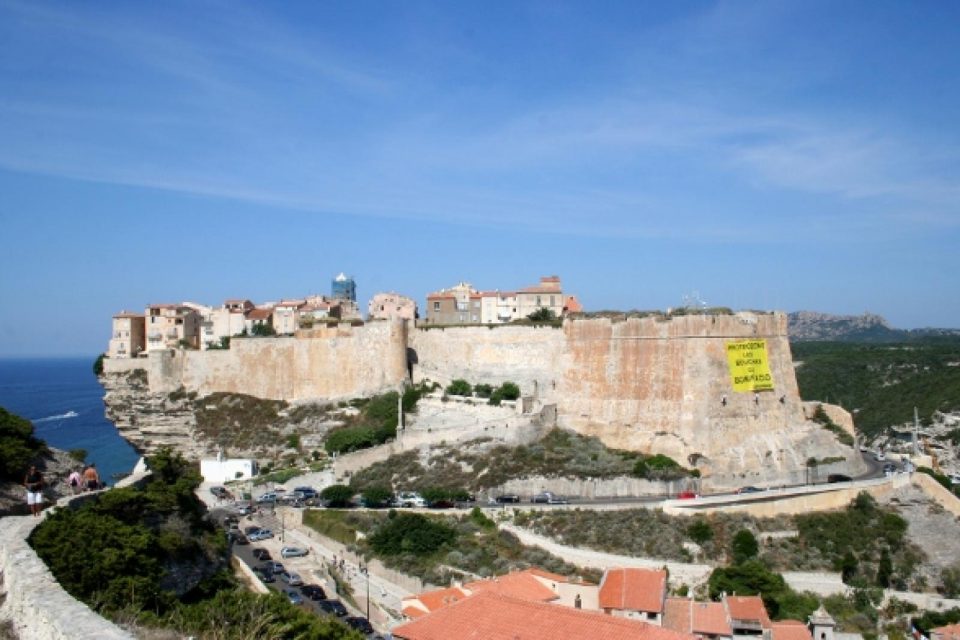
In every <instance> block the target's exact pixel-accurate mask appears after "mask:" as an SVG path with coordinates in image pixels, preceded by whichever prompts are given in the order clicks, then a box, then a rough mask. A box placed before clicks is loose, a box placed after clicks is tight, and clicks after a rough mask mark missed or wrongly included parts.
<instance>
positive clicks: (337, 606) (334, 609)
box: [317, 600, 347, 618]
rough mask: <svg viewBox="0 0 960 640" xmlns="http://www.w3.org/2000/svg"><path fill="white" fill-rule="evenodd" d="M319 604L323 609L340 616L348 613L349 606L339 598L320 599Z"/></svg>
mask: <svg viewBox="0 0 960 640" xmlns="http://www.w3.org/2000/svg"><path fill="white" fill-rule="evenodd" d="M317 606H318V607H320V609H321V610H323V611H325V612H327V613H332V614H333V615H335V616H337V617H338V618H342V617H344V616H345V615H347V608H346V607H345V606H343V603H342V602H340V601H339V600H318V601H317Z"/></svg>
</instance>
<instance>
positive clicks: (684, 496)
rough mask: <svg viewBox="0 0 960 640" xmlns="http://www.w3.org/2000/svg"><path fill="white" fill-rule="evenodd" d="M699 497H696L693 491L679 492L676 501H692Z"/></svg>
mask: <svg viewBox="0 0 960 640" xmlns="http://www.w3.org/2000/svg"><path fill="white" fill-rule="evenodd" d="M699 497H700V496H698V495H697V494H696V492H695V491H681V492H680V493H678V494H677V499H678V500H693V499H695V498H699Z"/></svg>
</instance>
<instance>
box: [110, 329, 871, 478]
mask: <svg viewBox="0 0 960 640" xmlns="http://www.w3.org/2000/svg"><path fill="white" fill-rule="evenodd" d="M744 339H763V340H765V342H766V349H767V359H768V362H769V368H770V373H771V376H772V381H773V391H770V392H762V393H759V394H754V393H734V392H733V389H732V386H731V379H730V371H729V367H728V363H727V355H726V345H727V343H729V342H730V341H734V340H744ZM130 362H144V361H143V360H137V361H122V360H118V361H116V363H113V362H111V361H109V360H108V361H106V362H105V371H106V372H107V374H108V375H109V374H110V373H114V372H117V373H118V372H121V371H123V370H124V369H128V368H129V367H130V366H131V365H130V364H129V363H130ZM145 364H146V369H147V374H148V375H147V377H148V381H149V382H148V384H149V390H150V392H151V393H154V394H159V393H170V392H173V391H177V390H179V389H181V388H182V389H183V390H185V391H188V392H190V391H195V392H197V393H198V394H200V395H201V396H203V395H206V394H209V393H212V392H216V391H222V392H235V393H244V394H249V395H253V396H257V397H261V398H270V399H279V400H287V401H293V402H297V401H324V402H325V401H330V400H337V399H342V398H348V397H355V396H363V395H370V394H373V393H377V392H382V391H383V390H386V389H390V388H396V387H397V386H398V385H400V384H402V383H403V382H404V381H405V380H407V379H408V378H409V376H410V375H411V374H412V378H413V381H415V382H417V381H420V380H425V379H429V380H432V381H436V382H439V383H441V384H444V385H445V384H447V383H449V382H450V381H451V380H453V379H456V378H464V379H466V380H468V381H470V382H472V383H478V382H486V383H491V384H497V383H500V382H503V381H506V380H511V381H513V382H516V383H517V384H519V385H520V388H521V390H522V392H523V394H524V395H526V396H532V397H533V398H534V400H535V401H539V402H540V403H543V404H555V405H556V409H557V422H558V424H559V425H560V426H562V427H566V428H570V429H573V430H576V431H578V432H580V433H584V434H588V435H595V436H598V437H599V438H601V439H602V440H603V441H604V443H606V444H607V445H608V446H611V447H616V448H623V449H631V450H638V451H643V452H657V453H665V454H667V455H669V456H671V457H673V458H675V459H677V460H678V461H680V462H681V463H683V464H687V465H696V466H697V467H698V468H700V469H701V470H702V471H703V472H704V473H708V474H712V475H714V476H719V475H724V474H726V475H729V476H730V478H731V480H730V481H731V482H735V481H736V480H735V478H734V475H735V474H742V473H743V472H744V470H754V471H756V470H759V473H758V474H756V475H755V476H754V477H756V479H763V478H765V477H771V478H772V477H775V476H776V475H777V474H780V473H783V472H785V471H797V470H801V469H803V468H804V466H805V464H806V462H807V460H808V459H809V458H811V457H814V458H818V459H820V458H824V457H837V456H839V457H848V458H849V460H850V463H851V465H852V467H851V469H850V470H851V471H859V470H860V467H859V465H862V462H861V461H860V458H859V456H855V455H852V454H853V451H852V450H851V449H849V448H845V447H840V445H839V444H838V443H837V441H836V438H835V437H834V436H833V435H832V434H830V433H829V432H827V431H825V430H824V429H821V428H819V427H818V426H817V425H814V424H811V423H810V422H808V421H807V420H806V419H805V416H804V413H803V406H802V403H801V401H800V398H799V392H798V389H797V382H796V377H795V374H794V370H793V363H792V358H791V353H790V345H789V341H788V338H787V318H786V316H785V315H784V314H782V313H774V314H754V313H739V314H735V315H691V316H680V317H673V318H666V319H664V318H659V317H648V318H630V319H627V320H623V321H613V320H611V319H609V318H593V319H575V320H567V321H566V322H564V324H563V326H562V327H532V326H496V327H486V326H473V327H448V328H431V329H423V328H413V327H410V326H408V325H406V324H403V323H402V322H399V321H394V322H375V323H369V324H367V325H365V326H362V327H343V328H330V329H326V328H325V329H319V330H314V331H310V332H300V333H298V335H297V336H296V337H287V338H255V339H254V338H248V339H235V340H234V341H233V342H232V344H231V345H230V349H229V350H224V351H203V352H200V351H182V350H181V351H169V352H161V353H156V354H151V356H150V357H149V358H147V359H146V361H145ZM141 366H143V365H141ZM408 367H409V368H408ZM107 402H108V403H109V402H110V399H109V396H108V400H107ZM741 477H742V476H741ZM751 479H753V478H751Z"/></svg>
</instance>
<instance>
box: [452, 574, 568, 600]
mask: <svg viewBox="0 0 960 640" xmlns="http://www.w3.org/2000/svg"><path fill="white" fill-rule="evenodd" d="M564 580H566V579H565V578H564ZM463 586H464V588H466V589H468V590H469V591H471V592H472V593H482V592H491V593H498V594H500V595H504V596H509V597H511V598H520V599H521V600H530V601H532V602H550V601H551V600H556V599H558V598H559V597H560V596H558V595H557V594H556V593H554V592H553V591H551V590H550V588H549V587H547V586H546V585H544V584H543V583H542V582H540V581H539V580H537V579H536V578H535V577H534V576H533V575H532V574H531V573H529V572H527V571H517V572H514V573H508V574H506V575H502V576H497V577H495V578H489V579H487V580H477V581H475V582H468V583H467V584H465V585H463Z"/></svg>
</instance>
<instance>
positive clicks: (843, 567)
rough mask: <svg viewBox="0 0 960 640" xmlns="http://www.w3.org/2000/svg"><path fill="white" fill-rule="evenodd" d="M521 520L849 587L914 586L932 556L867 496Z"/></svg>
mask: <svg viewBox="0 0 960 640" xmlns="http://www.w3.org/2000/svg"><path fill="white" fill-rule="evenodd" d="M515 522H516V524H518V525H519V526H524V527H528V528H530V529H531V530H533V531H535V532H536V533H539V534H541V535H545V536H549V537H551V538H554V539H556V540H558V541H560V542H562V543H564V544H568V545H572V546H581V547H588V548H592V549H596V550H598V551H606V552H609V553H617V554H623V555H636V556H647V557H653V558H662V559H664V560H678V561H690V560H692V559H693V558H692V557H691V554H690V553H689V552H688V551H687V550H686V549H685V548H684V546H683V543H684V542H686V541H691V542H695V543H697V544H698V545H699V546H700V548H701V553H700V556H699V557H698V558H697V559H698V560H700V561H710V562H718V563H720V562H727V561H733V562H744V561H747V560H750V559H752V558H759V559H760V560H762V562H763V563H764V564H765V565H766V566H767V567H769V568H770V569H771V570H775V571H822V570H830V571H839V572H841V574H843V576H844V578H845V580H846V581H847V583H848V584H851V585H852V586H861V587H867V586H875V585H877V584H878V583H881V582H886V583H888V584H890V585H891V586H894V587H896V588H900V589H902V588H904V587H907V586H911V585H912V583H913V581H914V580H916V578H917V575H916V572H917V570H918V569H919V565H920V562H921V561H922V560H923V558H924V557H925V556H924V553H923V551H922V550H921V549H920V548H919V547H917V546H916V545H915V544H913V543H911V542H910V541H909V539H908V538H907V536H906V529H907V523H906V521H905V520H904V519H903V518H901V517H900V516H899V515H897V513H895V512H894V511H893V510H892V509H890V508H883V507H880V506H878V505H877V504H876V502H875V501H874V500H873V498H871V497H870V496H869V495H868V494H866V493H861V494H860V496H858V498H857V499H856V500H855V501H854V502H853V503H851V505H850V506H848V507H847V508H846V509H843V510H840V511H832V512H821V513H811V514H805V515H798V516H781V517H778V518H775V519H758V518H753V517H751V516H747V515H744V514H733V513H730V514H722V513H716V514H709V515H705V516H700V517H698V518H697V519H696V520H694V521H693V522H691V521H690V520H689V518H686V517H683V516H669V515H666V514H664V513H663V512H662V511H659V510H657V511H650V510H647V509H630V510H622V511H581V510H579V509H571V510H564V511H531V512H523V513H521V514H518V516H516V518H515ZM792 530H795V531H797V536H796V537H784V538H776V539H773V540H770V541H768V542H766V543H764V544H762V545H761V544H759V543H758V541H757V539H758V538H760V537H762V536H761V535H760V534H762V533H764V532H768V531H792ZM884 558H887V560H884ZM948 577H949V576H948Z"/></svg>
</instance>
